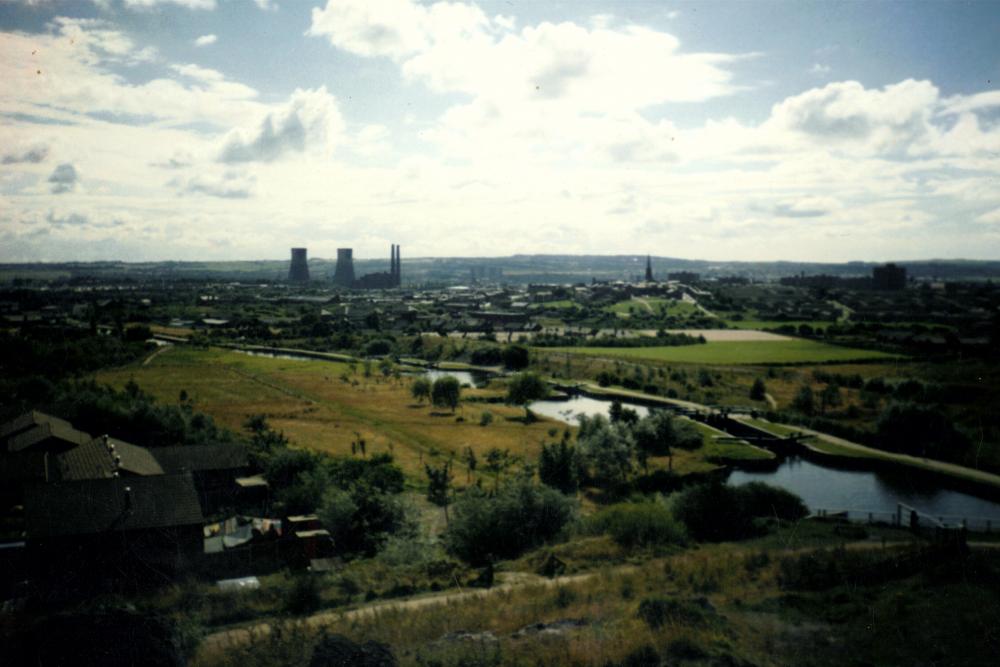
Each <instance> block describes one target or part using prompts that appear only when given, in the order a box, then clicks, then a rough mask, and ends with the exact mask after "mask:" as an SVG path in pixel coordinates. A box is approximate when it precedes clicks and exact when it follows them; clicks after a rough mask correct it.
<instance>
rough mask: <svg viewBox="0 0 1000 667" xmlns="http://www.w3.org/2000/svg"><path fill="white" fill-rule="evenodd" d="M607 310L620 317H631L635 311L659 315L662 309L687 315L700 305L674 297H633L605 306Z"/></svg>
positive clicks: (675, 313)
mask: <svg viewBox="0 0 1000 667" xmlns="http://www.w3.org/2000/svg"><path fill="white" fill-rule="evenodd" d="M605 310H606V311H608V312H611V313H615V314H616V315H618V316H619V317H626V318H627V317H629V315H630V314H631V313H632V312H633V311H634V312H635V314H636V315H659V314H660V311H661V310H662V311H665V312H666V314H667V315H673V316H685V315H693V314H696V313H698V312H700V311H699V310H698V307H697V306H695V305H694V304H691V303H687V302H685V301H676V300H674V299H658V298H655V297H633V298H631V299H627V300H625V301H619V302H618V303H616V304H614V305H611V306H608V307H607V308H605Z"/></svg>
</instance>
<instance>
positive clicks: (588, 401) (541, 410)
mask: <svg viewBox="0 0 1000 667" xmlns="http://www.w3.org/2000/svg"><path fill="white" fill-rule="evenodd" d="M528 407H529V408H531V411H532V412H534V413H535V414H537V415H544V416H545V417H549V418H551V419H557V420H559V421H562V422H566V423H567V424H573V425H575V424H576V417H577V415H587V416H588V417H593V416H594V415H604V416H605V417H607V416H608V412H609V411H610V410H611V401H608V400H605V399H600V398H590V397H589V396H572V397H570V399H569V400H566V401H535V402H534V403H532V404H531V405H529V406H528ZM622 407H623V408H630V409H632V410H635V411H636V412H637V413H638V414H639V416H640V417H645V416H646V415H648V414H649V408H647V407H646V406H644V405H635V404H634V403H624V402H623V403H622Z"/></svg>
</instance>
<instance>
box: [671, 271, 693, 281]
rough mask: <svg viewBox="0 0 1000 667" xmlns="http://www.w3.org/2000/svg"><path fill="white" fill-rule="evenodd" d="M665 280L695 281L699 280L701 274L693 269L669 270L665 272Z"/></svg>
mask: <svg viewBox="0 0 1000 667" xmlns="http://www.w3.org/2000/svg"><path fill="white" fill-rule="evenodd" d="M667 280H676V281H677V282H679V283H696V282H698V281H699V280H701V274H698V273H695V272H694V271H671V272H670V273H668V274H667Z"/></svg>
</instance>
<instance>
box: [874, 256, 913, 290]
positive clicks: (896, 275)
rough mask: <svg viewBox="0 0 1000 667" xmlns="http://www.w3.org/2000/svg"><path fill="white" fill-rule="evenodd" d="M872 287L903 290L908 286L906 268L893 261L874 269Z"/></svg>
mask: <svg viewBox="0 0 1000 667" xmlns="http://www.w3.org/2000/svg"><path fill="white" fill-rule="evenodd" d="M872 287H874V288H875V289H877V290H901V289H904V288H905V287H906V268H905V267H902V266H896V265H895V264H893V263H892V262H890V263H888V264H886V265H885V266H876V267H875V268H874V269H872Z"/></svg>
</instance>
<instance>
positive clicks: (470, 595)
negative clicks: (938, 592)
mask: <svg viewBox="0 0 1000 667" xmlns="http://www.w3.org/2000/svg"><path fill="white" fill-rule="evenodd" d="M903 544H907V542H905V541H896V540H894V541H891V542H882V541H877V540H865V541H858V542H849V543H846V544H842V545H840V546H841V547H843V548H845V549H850V550H869V549H885V548H888V547H895V546H899V545H903ZM831 546H833V545H824V546H810V547H803V548H779V549H778V551H780V552H782V553H784V554H798V553H806V552H809V551H816V550H819V549H826V548H830V547H831ZM969 547H970V548H973V549H1000V543H997V542H969ZM637 569H638V566H635V565H621V566H618V567H615V568H611V569H610V570H601V571H597V572H584V573H581V574H574V575H570V576H565V577H556V578H554V579H546V578H544V577H541V576H538V575H535V574H530V573H526V572H516V573H506V574H507V576H508V577H509V578H510V580H509V581H506V582H504V583H501V584H499V585H496V586H494V587H493V588H489V589H461V588H460V589H459V590H458V591H457V592H456V591H451V592H443V593H431V594H425V595H420V596H418V597H412V598H405V599H399V600H386V601H382V602H373V603H370V604H366V605H364V606H361V607H357V608H355V609H348V610H331V611H322V612H319V613H316V614H313V615H311V616H307V617H305V618H303V619H300V622H302V623H304V624H305V625H306V626H307V627H309V628H311V629H319V628H322V627H324V626H327V625H330V624H332V623H334V622H337V621H344V620H347V621H350V620H361V619H366V618H371V617H373V616H376V615H377V614H379V613H380V612H386V611H419V610H421V609H427V608H429V607H436V606H440V605H447V604H451V603H455V602H463V601H467V600H475V599H479V600H486V599H489V598H491V597H495V596H498V595H502V594H504V593H508V592H510V591H513V590H517V589H523V588H529V587H531V586H536V587H539V588H555V587H558V586H567V585H573V584H578V583H581V582H584V581H588V580H590V579H593V578H595V577H598V576H601V577H605V578H607V577H610V576H614V575H620V574H627V573H629V572H634V571H636V570H637ZM271 632H272V626H271V623H269V622H267V621H262V622H260V623H256V624H253V625H249V626H246V627H241V628H233V629H229V630H220V631H218V632H213V633H211V634H209V635H207V636H206V637H205V638H204V639H203V640H202V642H201V644H199V646H198V653H199V655H201V656H204V655H205V654H210V653H213V652H217V651H224V650H226V649H228V648H231V647H236V646H243V645H245V644H246V643H247V642H249V641H250V640H252V639H254V638H263V637H267V636H269V635H270V634H271Z"/></svg>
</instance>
